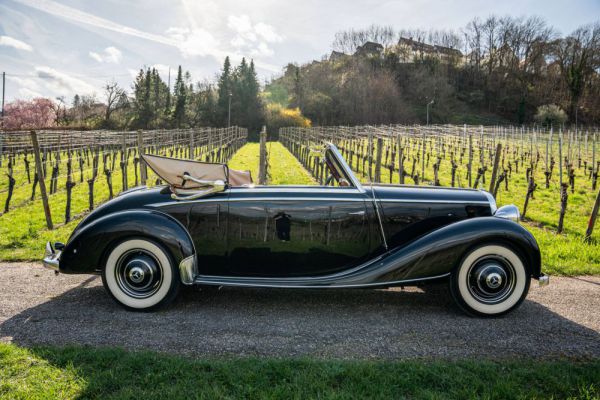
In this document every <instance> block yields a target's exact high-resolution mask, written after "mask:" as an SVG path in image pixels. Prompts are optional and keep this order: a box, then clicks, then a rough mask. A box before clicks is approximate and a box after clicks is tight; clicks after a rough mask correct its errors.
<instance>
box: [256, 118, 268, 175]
mask: <svg viewBox="0 0 600 400" xmlns="http://www.w3.org/2000/svg"><path fill="white" fill-rule="evenodd" d="M259 156H260V161H259V166H258V184H259V185H266V184H267V128H266V127H265V126H263V128H262V130H261V131H260V153H259Z"/></svg>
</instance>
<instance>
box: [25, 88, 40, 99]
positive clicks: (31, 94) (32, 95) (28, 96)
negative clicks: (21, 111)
mask: <svg viewBox="0 0 600 400" xmlns="http://www.w3.org/2000/svg"><path fill="white" fill-rule="evenodd" d="M19 94H20V95H21V97H23V98H26V99H35V98H37V97H44V96H43V95H42V94H41V93H39V92H36V91H35V90H31V89H28V88H20V89H19Z"/></svg>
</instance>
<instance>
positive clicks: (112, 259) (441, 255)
mask: <svg viewBox="0 0 600 400" xmlns="http://www.w3.org/2000/svg"><path fill="white" fill-rule="evenodd" d="M322 155H323V160H324V161H323V162H324V164H325V165H326V168H327V170H328V172H329V177H328V179H327V182H326V185H325V186H254V185H253V184H251V178H250V176H249V173H246V172H241V171H234V170H231V169H229V168H227V166H226V165H223V164H211V163H201V162H196V161H191V160H175V159H171V158H166V157H159V156H151V155H144V156H143V157H144V160H145V162H146V163H147V164H148V166H150V168H152V169H153V170H154V171H155V172H156V173H157V175H158V176H159V177H161V178H162V179H163V180H164V181H165V182H167V183H168V185H166V186H157V187H153V188H147V187H138V188H134V189H131V190H129V191H127V192H124V193H122V194H121V195H120V196H118V197H116V198H114V199H113V200H111V201H109V202H107V203H105V204H104V205H102V206H101V207H99V208H98V209H96V210H95V211H93V212H92V213H90V214H89V215H88V216H87V217H86V218H85V219H84V220H83V221H82V222H81V223H80V224H79V225H78V226H77V227H76V228H75V231H74V232H73V234H72V235H71V237H70V239H69V240H68V242H67V243H66V244H62V243H55V244H54V245H52V244H51V243H48V244H47V246H46V255H45V258H44V265H45V266H46V267H49V268H52V269H54V270H56V271H58V272H61V273H67V274H100V275H102V281H103V283H104V286H105V288H106V290H107V291H108V293H109V294H110V295H111V296H112V297H113V298H114V299H115V300H116V301H117V302H118V303H120V304H121V305H123V306H124V307H126V308H128V309H132V310H152V309H156V308H158V307H160V306H164V305H165V304H167V303H169V302H170V301H171V300H173V299H174V298H175V296H176V295H177V293H178V290H179V288H180V286H181V285H182V284H183V285H216V286H246V287H264V288H296V289H297V288H311V289H314V288H322V289H333V288H387V287H394V286H407V285H417V284H421V283H425V282H428V281H434V280H440V279H447V280H448V281H449V283H450V289H451V293H452V295H453V297H454V299H455V300H456V302H457V303H458V305H459V306H460V307H461V308H462V309H463V310H464V311H466V312H467V313H469V314H472V315H478V316H496V315H501V314H504V313H507V312H509V311H510V310H513V309H514V308H516V307H517V306H518V305H519V304H520V303H521V302H522V301H523V300H524V298H525V296H526V295H527V292H528V290H529V286H530V281H531V278H532V277H533V278H535V279H538V280H539V282H540V284H546V283H548V277H547V276H546V275H544V274H542V271H541V259H540V250H539V248H538V245H537V243H536V241H535V239H534V237H533V236H532V235H531V234H530V233H529V232H528V231H527V230H525V229H524V228H523V227H522V226H520V225H519V224H518V223H517V221H518V219H519V212H518V209H517V208H516V207H515V206H505V207H502V208H500V209H497V208H496V203H495V200H494V198H493V197H492V196H491V195H490V194H489V193H487V192H485V191H481V190H473V189H450V188H439V187H424V186H420V187H413V186H404V185H379V184H377V185H368V186H363V185H361V183H360V182H359V180H358V179H357V178H356V176H355V175H354V174H353V172H352V170H351V169H350V167H349V166H348V164H347V163H346V161H345V160H344V158H343V157H342V155H341V154H340V152H339V151H338V149H337V148H336V147H335V146H334V145H333V144H328V145H327V146H325V149H324V153H322Z"/></svg>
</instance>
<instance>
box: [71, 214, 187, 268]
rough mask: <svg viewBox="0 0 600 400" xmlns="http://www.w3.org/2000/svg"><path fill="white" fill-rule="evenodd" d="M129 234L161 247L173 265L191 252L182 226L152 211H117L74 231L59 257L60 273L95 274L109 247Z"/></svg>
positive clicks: (101, 266) (177, 263)
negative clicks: (151, 241) (168, 254)
mask: <svg viewBox="0 0 600 400" xmlns="http://www.w3.org/2000/svg"><path fill="white" fill-rule="evenodd" d="M130 237H143V238H147V239H150V240H154V241H155V242H157V243H158V244H160V245H162V246H164V247H165V248H166V249H167V250H168V251H169V253H170V255H171V256H172V257H173V261H174V262H175V263H176V264H175V265H179V263H180V262H181V261H183V260H184V259H186V258H187V257H190V256H193V255H194V254H195V251H194V244H193V241H192V239H191V237H190V235H189V233H188V232H187V230H186V228H185V227H184V226H183V225H182V224H181V223H180V222H179V221H177V220H176V219H174V218H173V217H171V216H169V215H167V214H164V213H162V212H160V211H155V210H129V211H120V212H116V213H113V214H109V215H106V216H104V217H102V218H99V219H97V220H95V221H93V222H92V223H90V224H89V225H86V226H84V227H83V228H82V229H81V230H80V231H77V232H76V233H75V234H74V235H73V236H72V237H71V238H70V239H69V242H68V243H67V244H66V246H65V249H64V250H63V252H62V254H61V256H60V272H64V273H67V274H69V273H71V274H78V273H84V274H85V273H98V272H100V271H101V269H102V268H103V265H102V263H103V260H104V257H105V256H106V252H107V251H108V250H109V249H110V247H111V246H113V245H114V244H116V243H118V242H120V241H121V240H124V239H126V238H130Z"/></svg>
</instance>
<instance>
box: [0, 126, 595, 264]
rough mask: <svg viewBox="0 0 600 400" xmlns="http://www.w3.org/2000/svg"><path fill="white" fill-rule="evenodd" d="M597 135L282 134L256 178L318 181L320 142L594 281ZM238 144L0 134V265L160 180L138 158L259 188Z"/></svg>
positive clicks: (231, 140)
mask: <svg viewBox="0 0 600 400" xmlns="http://www.w3.org/2000/svg"><path fill="white" fill-rule="evenodd" d="M597 135H598V133H597V131H596V130H578V131H560V130H559V131H552V130H535V129H527V128H521V127H518V128H517V127H479V126H477V127H475V126H428V127H424V126H381V127H373V126H362V127H315V128H282V129H281V130H280V135H279V140H280V143H278V142H268V143H267V144H266V146H265V152H266V154H267V155H268V156H267V158H266V159H267V162H266V163H265V164H266V165H265V170H266V171H267V172H266V178H267V181H268V182H269V183H270V184H319V183H321V184H322V183H323V182H324V180H325V178H326V177H325V176H324V173H325V172H324V167H323V165H322V163H320V162H319V161H320V160H319V157H320V155H319V153H318V152H315V151H314V149H315V148H316V147H317V146H319V145H320V144H322V143H323V142H326V141H331V142H333V143H335V144H336V145H337V146H338V147H339V148H340V150H341V152H342V153H343V155H344V157H346V159H347V160H348V163H349V164H350V165H351V167H352V168H353V170H354V171H355V172H356V173H357V174H358V176H359V177H360V178H361V180H362V181H363V182H369V181H373V182H382V183H395V184H397V183H403V184H416V185H437V186H454V187H474V188H482V189H485V190H489V191H490V192H492V193H493V194H494V195H495V197H496V199H497V202H498V205H499V206H500V205H504V204H510V203H514V204H516V205H517V206H518V207H519V209H520V210H521V213H522V217H523V223H524V224H525V225H526V226H527V228H528V229H530V230H531V231H532V232H533V233H534V235H535V236H536V238H537V239H538V241H539V242H540V247H541V248H542V252H543V262H544V267H545V268H546V270H547V271H548V272H551V273H560V274H586V273H589V274H597V273H600V248H599V247H598V236H599V233H598V229H596V230H594V231H593V230H592V229H591V228H592V226H591V224H589V221H590V220H591V219H592V218H591V216H592V215H593V209H594V206H595V205H596V207H597V202H598V200H597V196H598V192H599V186H600V182H598V170H599V167H600V160H598V159H597V154H596V151H597V149H596V141H597ZM246 138H247V130H246V129H243V128H238V127H232V128H219V129H217V128H202V129H191V130H190V129H187V130H161V131H158V130H157V131H137V132H107V131H88V132H73V131H40V132H37V133H36V134H35V135H34V134H32V133H30V132H10V133H8V132H6V133H0V174H1V178H0V207H1V208H0V212H1V213H0V259H2V260H30V259H37V258H39V255H40V252H41V249H43V244H44V242H45V241H46V240H63V241H64V240H66V239H67V238H68V236H69V234H70V232H71V231H72V230H73V228H74V225H75V224H76V223H77V221H78V220H79V219H80V218H81V217H82V216H83V215H85V213H87V212H89V210H91V209H93V208H95V207H97V206H98V205H99V204H101V203H102V202H104V201H106V200H108V199H110V198H112V197H114V196H116V195H117V194H118V193H119V192H122V191H124V190H127V189H128V188H131V187H134V186H137V185H140V184H147V185H154V184H157V183H159V179H158V177H156V176H154V175H153V174H152V173H151V171H149V170H147V169H146V168H145V166H144V165H143V163H140V159H139V154H140V153H142V152H145V153H151V154H160V155H166V156H172V157H180V158H194V159H199V160H203V161H215V162H229V164H230V165H231V166H232V167H233V168H236V169H249V170H251V171H252V176H253V177H254V178H255V180H258V179H257V177H259V170H260V167H259V164H260V159H261V157H260V150H259V145H258V144H255V143H248V144H245V142H246ZM36 142H37V143H36ZM36 149H37V150H36ZM36 155H37V156H38V157H39V160H38V161H37V162H36ZM38 168H39V173H36V171H37V170H38ZM38 176H44V177H45V178H44V179H43V180H42V181H39V180H38ZM42 186H43V188H42ZM42 192H45V193H46V196H43V195H42Z"/></svg>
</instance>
